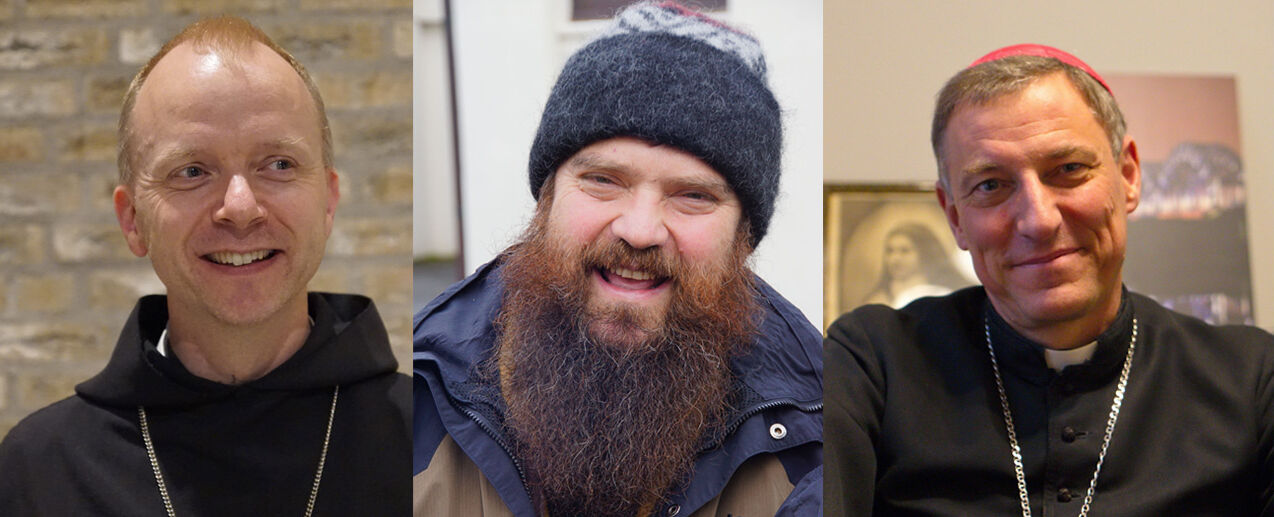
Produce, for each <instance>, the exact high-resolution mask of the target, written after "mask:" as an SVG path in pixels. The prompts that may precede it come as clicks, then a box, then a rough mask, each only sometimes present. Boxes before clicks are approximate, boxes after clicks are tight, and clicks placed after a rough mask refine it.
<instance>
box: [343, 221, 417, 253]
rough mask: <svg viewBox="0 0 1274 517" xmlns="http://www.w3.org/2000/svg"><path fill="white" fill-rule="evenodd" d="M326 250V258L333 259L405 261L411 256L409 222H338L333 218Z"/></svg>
mask: <svg viewBox="0 0 1274 517" xmlns="http://www.w3.org/2000/svg"><path fill="white" fill-rule="evenodd" d="M327 249H328V254H329V255H336V256H359V257H367V256H386V255H389V256H392V255H401V256H402V257H407V256H408V254H410V253H411V218H410V217H386V218H380V219H348V218H346V219H343V220H342V219H341V218H340V217H337V218H336V225H335V227H334V228H333V229H332V237H331V238H330V239H328V241H327Z"/></svg>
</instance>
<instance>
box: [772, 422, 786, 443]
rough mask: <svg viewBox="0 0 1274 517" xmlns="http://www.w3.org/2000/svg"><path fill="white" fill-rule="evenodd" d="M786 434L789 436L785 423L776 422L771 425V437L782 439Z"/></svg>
mask: <svg viewBox="0 0 1274 517" xmlns="http://www.w3.org/2000/svg"><path fill="white" fill-rule="evenodd" d="M784 436H787V428H786V427H783V424H774V425H771V426H770V438H774V439H775V440H782V439H783V437H784Z"/></svg>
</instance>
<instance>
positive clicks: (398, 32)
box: [394, 18, 414, 58]
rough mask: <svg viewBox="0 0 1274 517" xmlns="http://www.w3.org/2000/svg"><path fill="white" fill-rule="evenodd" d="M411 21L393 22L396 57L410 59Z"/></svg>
mask: <svg viewBox="0 0 1274 517" xmlns="http://www.w3.org/2000/svg"><path fill="white" fill-rule="evenodd" d="M412 26H413V25H412V20H411V18H405V19H401V20H395V21H394V55H395V56H398V57H405V58H411V56H412V47H413V40H414V38H413V37H412V33H411V30H412Z"/></svg>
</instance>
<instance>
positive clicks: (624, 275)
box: [597, 267, 668, 291]
mask: <svg viewBox="0 0 1274 517" xmlns="http://www.w3.org/2000/svg"><path fill="white" fill-rule="evenodd" d="M597 271H598V272H599V273H600V274H601V276H602V279H603V280H605V281H606V283H608V284H610V285H613V286H615V287H618V288H620V289H627V290H631V291H639V290H644V289H655V288H657V287H659V286H661V285H663V284H664V283H665V282H667V281H668V277H661V276H659V275H656V274H655V273H651V272H649V271H640V270H635V269H627V268H622V267H615V268H604V267H603V268H597Z"/></svg>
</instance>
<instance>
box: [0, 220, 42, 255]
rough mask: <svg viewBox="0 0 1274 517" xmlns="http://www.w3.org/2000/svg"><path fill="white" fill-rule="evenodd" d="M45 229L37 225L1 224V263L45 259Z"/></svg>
mask: <svg viewBox="0 0 1274 517" xmlns="http://www.w3.org/2000/svg"><path fill="white" fill-rule="evenodd" d="M44 246H45V237H44V231H43V230H42V229H41V228H40V227H39V226H37V225H4V226H0V264H36V263H40V262H43V261H44Z"/></svg>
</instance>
